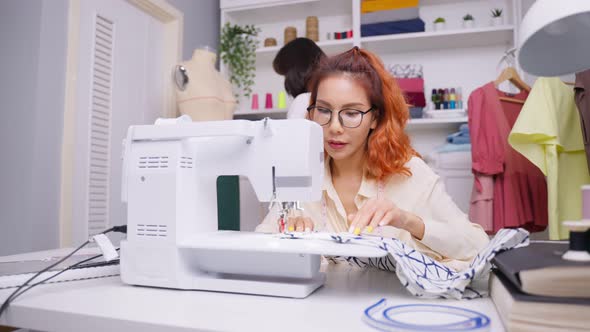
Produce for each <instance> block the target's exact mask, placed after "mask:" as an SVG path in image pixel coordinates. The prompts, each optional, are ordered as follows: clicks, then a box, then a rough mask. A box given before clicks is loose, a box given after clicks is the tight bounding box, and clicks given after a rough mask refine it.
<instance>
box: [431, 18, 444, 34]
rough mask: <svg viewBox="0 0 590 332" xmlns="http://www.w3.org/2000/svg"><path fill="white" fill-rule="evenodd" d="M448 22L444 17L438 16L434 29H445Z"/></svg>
mask: <svg viewBox="0 0 590 332" xmlns="http://www.w3.org/2000/svg"><path fill="white" fill-rule="evenodd" d="M446 22H447V21H446V20H445V19H444V18H442V17H437V18H436V20H434V31H440V30H444V28H445V25H446Z"/></svg>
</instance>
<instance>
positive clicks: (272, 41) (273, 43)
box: [264, 38, 277, 47]
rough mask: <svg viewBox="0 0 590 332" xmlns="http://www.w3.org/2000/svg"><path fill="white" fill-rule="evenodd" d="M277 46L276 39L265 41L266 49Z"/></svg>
mask: <svg viewBox="0 0 590 332" xmlns="http://www.w3.org/2000/svg"><path fill="white" fill-rule="evenodd" d="M270 46H277V40H276V39H274V38H266V39H265V40H264V47H270Z"/></svg>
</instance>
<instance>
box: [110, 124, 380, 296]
mask: <svg viewBox="0 0 590 332" xmlns="http://www.w3.org/2000/svg"><path fill="white" fill-rule="evenodd" d="M323 173H324V151H323V138H322V129H321V127H320V126H319V125H317V124H316V123H313V122H310V121H307V120H269V119H265V120H262V121H255V122H253V121H247V120H234V121H215V122H198V123H193V122H185V123H182V122H173V123H171V124H159V125H158V124H156V125H145V126H132V127H130V128H129V131H128V134H127V138H126V140H125V152H124V162H123V174H124V175H123V190H122V198H123V201H124V202H127V207H128V220H127V239H126V240H123V241H122V242H121V278H122V280H123V282H125V283H127V284H133V285H143V286H155V287H165V288H177V289H195V290H210V291H221V292H235V293H250V294H261V295H273V296H285V297H299V298H301V297H306V296H307V295H309V294H310V293H311V292H313V291H314V290H315V289H317V288H318V287H320V286H321V285H322V284H323V283H324V281H325V276H324V275H323V274H322V273H320V272H319V268H320V259H321V257H320V256H321V255H338V256H359V257H379V256H384V255H385V253H384V252H383V251H381V250H378V249H375V248H370V247H363V246H359V245H351V244H347V245H344V244H337V243H332V242H329V241H323V242H322V241H314V240H303V239H298V240H290V239H281V238H279V237H278V236H277V235H276V234H275V235H273V234H258V233H249V232H231V231H218V220H217V195H216V188H217V186H216V181H217V177H218V176H220V175H244V176H247V177H248V178H249V180H250V182H251V184H252V186H253V188H254V190H255V192H256V195H257V196H258V198H259V200H261V201H270V200H271V199H272V197H273V194H274V195H276V198H278V199H279V200H280V201H281V202H296V201H318V200H320V198H321V193H322V182H323Z"/></svg>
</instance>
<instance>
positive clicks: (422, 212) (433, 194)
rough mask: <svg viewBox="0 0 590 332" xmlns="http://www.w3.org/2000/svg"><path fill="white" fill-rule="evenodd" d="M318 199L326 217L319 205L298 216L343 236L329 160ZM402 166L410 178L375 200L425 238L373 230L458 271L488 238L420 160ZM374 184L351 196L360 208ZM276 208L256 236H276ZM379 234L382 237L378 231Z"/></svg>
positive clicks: (391, 182) (391, 184) (394, 180)
mask: <svg viewBox="0 0 590 332" xmlns="http://www.w3.org/2000/svg"><path fill="white" fill-rule="evenodd" d="M325 165H326V170H325V172H326V173H325V174H326V176H325V177H324V187H323V190H324V193H323V197H324V198H325V202H326V213H327V218H324V209H323V204H322V203H321V202H306V203H303V204H302V205H303V208H304V212H303V215H304V216H306V217H309V218H311V220H312V222H313V223H314V227H315V230H317V231H325V232H338V233H340V232H347V231H348V228H349V224H348V221H347V218H346V212H345V210H344V206H343V205H342V202H341V201H340V199H339V197H338V193H337V192H336V189H334V184H333V183H332V176H331V174H330V168H329V161H326V163H325ZM406 166H407V167H408V168H409V169H410V171H411V172H412V176H410V177H406V176H402V175H396V176H392V177H390V178H389V179H388V180H386V181H384V182H383V191H382V193H381V194H380V195H383V196H380V197H387V198H389V199H391V200H392V201H393V202H394V203H395V204H396V205H397V206H398V207H399V208H400V209H402V210H405V211H408V212H411V213H414V214H415V215H417V216H419V217H420V218H422V221H423V222H424V237H423V239H422V240H418V239H416V238H414V237H412V235H411V234H410V233H409V232H407V231H405V230H402V229H399V228H396V227H393V226H385V227H382V228H380V229H376V230H374V231H373V234H382V235H383V236H384V237H389V238H397V239H399V240H401V241H403V242H404V243H406V244H408V245H410V246H412V247H413V248H415V249H416V250H418V251H420V252H422V253H424V254H426V255H428V256H430V257H432V258H433V259H435V260H437V261H439V262H441V263H443V264H445V265H447V266H449V267H451V268H453V269H455V270H457V271H459V270H462V269H464V268H467V267H468V266H469V263H470V262H471V260H472V259H473V258H474V257H475V255H477V253H478V252H479V251H480V250H481V249H482V248H483V247H485V246H486V245H487V243H488V241H489V240H488V236H487V235H486V233H485V232H484V230H483V229H482V228H481V226H480V225H478V224H474V223H471V222H470V221H469V219H468V218H467V216H466V215H465V213H463V211H461V210H460V209H459V208H458V207H457V205H455V203H454V202H453V200H452V199H451V197H450V196H449V195H448V194H447V193H446V192H445V189H444V185H443V183H442V181H441V179H440V177H439V176H438V175H436V174H435V173H434V172H433V171H432V170H431V169H430V167H428V165H426V164H425V163H424V161H422V159H420V158H417V157H414V158H412V159H411V160H410V161H409V162H408V163H407V164H406ZM378 187H379V186H378V183H377V181H375V180H372V179H367V178H363V180H362V182H361V186H360V188H359V191H358V193H357V195H356V197H355V200H354V202H355V205H356V207H357V208H360V207H361V206H362V205H363V204H364V203H365V202H366V201H367V200H368V199H370V198H373V197H376V196H377V194H378V192H379V189H378ZM277 221H278V209H277V210H273V211H270V212H269V213H268V215H267V216H266V217H265V218H264V221H263V222H262V223H261V224H260V225H258V227H256V231H257V232H266V233H276V232H278V231H279V229H278V223H277ZM379 232H381V233H379Z"/></svg>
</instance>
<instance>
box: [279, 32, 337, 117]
mask: <svg viewBox="0 0 590 332" xmlns="http://www.w3.org/2000/svg"><path fill="white" fill-rule="evenodd" d="M325 57H326V55H325V54H324V52H323V51H322V49H321V48H319V47H318V45H316V43H315V42H314V41H313V40H311V39H307V38H296V39H294V40H292V41H290V42H289V43H287V44H286V45H285V46H283V47H282V48H281V49H280V50H279V52H278V53H277V56H276V57H275V58H274V60H273V62H272V67H273V68H274V70H275V72H276V73H277V74H279V75H283V76H285V90H286V91H287V93H288V94H289V95H290V96H291V97H293V98H295V99H294V100H293V102H292V103H291V106H290V107H289V111H288V112H287V118H288V119H304V118H305V116H306V115H307V107H308V106H309V97H310V93H309V88H308V86H309V80H310V78H311V73H312V72H313V69H314V68H315V66H316V65H317V63H318V62H319V61H320V60H321V59H323V58H325Z"/></svg>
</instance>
